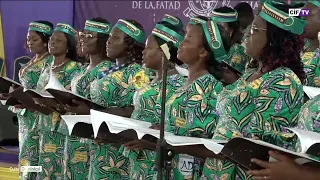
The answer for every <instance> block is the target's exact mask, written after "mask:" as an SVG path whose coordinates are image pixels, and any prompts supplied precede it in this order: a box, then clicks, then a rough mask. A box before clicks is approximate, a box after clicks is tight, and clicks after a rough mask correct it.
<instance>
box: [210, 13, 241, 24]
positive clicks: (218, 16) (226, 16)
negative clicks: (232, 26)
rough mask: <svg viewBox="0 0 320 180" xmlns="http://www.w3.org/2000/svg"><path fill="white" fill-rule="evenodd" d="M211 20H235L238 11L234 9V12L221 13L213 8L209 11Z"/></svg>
mask: <svg viewBox="0 0 320 180" xmlns="http://www.w3.org/2000/svg"><path fill="white" fill-rule="evenodd" d="M211 20H212V21H214V22H223V23H228V22H235V21H237V20H238V13H237V11H236V10H234V12H229V13H221V12H217V11H215V10H213V11H212V13H211Z"/></svg>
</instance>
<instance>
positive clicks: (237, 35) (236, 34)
mask: <svg viewBox="0 0 320 180" xmlns="http://www.w3.org/2000/svg"><path fill="white" fill-rule="evenodd" d="M214 11H216V12H220V13H231V12H235V11H236V10H234V9H232V8H230V7H228V6H222V7H220V8H217V9H215V10H214ZM227 24H228V27H229V28H231V29H232V30H233V32H232V35H231V44H232V45H233V44H235V43H238V44H241V40H242V36H243V33H242V32H241V27H240V21H239V20H238V19H237V20H236V21H234V22H228V23H227Z"/></svg>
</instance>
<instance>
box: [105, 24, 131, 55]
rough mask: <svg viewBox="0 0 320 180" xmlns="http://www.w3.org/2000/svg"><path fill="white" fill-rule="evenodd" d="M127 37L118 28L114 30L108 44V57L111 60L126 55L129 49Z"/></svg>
mask: <svg viewBox="0 0 320 180" xmlns="http://www.w3.org/2000/svg"><path fill="white" fill-rule="evenodd" d="M126 37H127V35H126V34H125V33H124V32H123V31H121V30H120V29H118V28H116V27H114V28H112V30H111V32H110V35H109V39H108V41H107V44H106V48H107V56H108V57H110V58H111V59H116V58H118V57H120V56H123V55H124V53H125V51H126V49H127V45H126V44H125V41H124V39H125V38H126Z"/></svg>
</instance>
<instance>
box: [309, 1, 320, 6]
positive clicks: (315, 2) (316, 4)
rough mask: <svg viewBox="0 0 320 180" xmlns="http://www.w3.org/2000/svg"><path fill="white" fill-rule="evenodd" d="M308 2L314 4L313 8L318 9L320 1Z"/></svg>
mask: <svg viewBox="0 0 320 180" xmlns="http://www.w3.org/2000/svg"><path fill="white" fill-rule="evenodd" d="M308 2H309V3H311V4H314V5H315V6H318V7H320V1H319V0H310V1H308Z"/></svg>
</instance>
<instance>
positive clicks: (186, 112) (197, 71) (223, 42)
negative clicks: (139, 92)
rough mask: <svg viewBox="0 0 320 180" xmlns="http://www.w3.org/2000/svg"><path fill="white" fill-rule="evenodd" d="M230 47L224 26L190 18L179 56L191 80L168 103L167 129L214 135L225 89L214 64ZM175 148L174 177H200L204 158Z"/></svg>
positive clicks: (181, 148)
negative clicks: (218, 110)
mask: <svg viewBox="0 0 320 180" xmlns="http://www.w3.org/2000/svg"><path fill="white" fill-rule="evenodd" d="M229 48H230V42H229V35H227V32H226V31H224V29H223V27H221V26H219V25H217V24H216V23H214V22H213V21H210V20H208V19H207V18H205V17H200V18H191V19H190V22H189V24H188V26H187V33H186V35H185V39H184V40H183V41H182V43H181V44H180V46H179V50H178V59H179V60H181V61H182V62H183V63H185V64H187V65H188V68H189V75H188V80H187V81H186V82H185V84H184V85H183V86H182V87H181V88H179V89H178V90H176V91H175V93H174V94H173V95H172V96H171V98H170V99H169V100H168V101H167V102H166V119H165V128H166V131H168V132H171V133H174V134H176V135H179V136H189V137H204V138H210V137H212V132H213V130H214V129H215V127H216V124H217V120H218V115H217V114H216V111H215V110H214V109H215V107H216V97H217V94H218V93H220V92H221V90H222V84H221V83H220V82H219V81H218V80H217V79H216V78H215V77H214V76H213V75H212V74H214V73H215V72H214V71H215V68H214V67H213V66H215V65H216V64H218V63H219V62H218V59H219V57H221V56H224V55H226V52H227V51H228V50H229ZM173 149H174V151H175V153H176V154H175V156H174V158H173V164H172V165H173V174H172V178H174V179H197V178H199V176H200V175H201V171H202V165H203V161H204V160H203V159H201V158H197V157H194V156H190V155H187V154H186V153H188V152H186V151H188V149H187V148H185V147H174V148H173ZM185 164H188V167H186V166H185Z"/></svg>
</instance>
